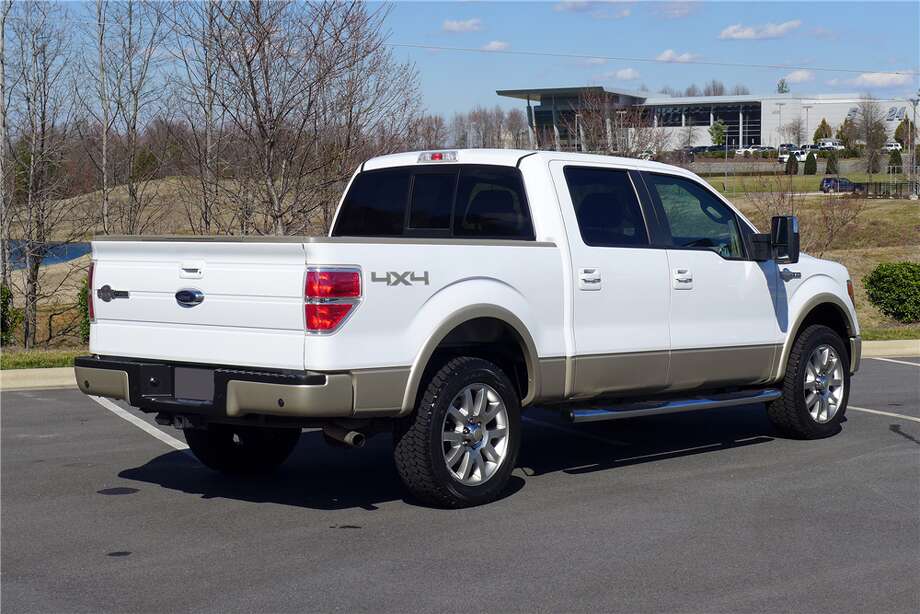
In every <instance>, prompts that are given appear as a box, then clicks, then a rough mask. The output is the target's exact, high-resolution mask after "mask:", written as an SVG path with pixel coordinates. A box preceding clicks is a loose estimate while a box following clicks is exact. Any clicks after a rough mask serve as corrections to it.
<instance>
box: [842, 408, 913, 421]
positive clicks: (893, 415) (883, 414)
mask: <svg viewBox="0 0 920 614" xmlns="http://www.w3.org/2000/svg"><path fill="white" fill-rule="evenodd" d="M847 409H852V410H854V411H864V412H866V413H867V414H878V415H879V416H888V417H890V418H900V419H901V420H910V421H911V422H920V418H914V417H913V416H905V415H904V414H895V413H892V412H890V411H879V410H878V409H867V408H865V407H854V406H853V405H847Z"/></svg>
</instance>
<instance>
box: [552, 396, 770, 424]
mask: <svg viewBox="0 0 920 614" xmlns="http://www.w3.org/2000/svg"><path fill="white" fill-rule="evenodd" d="M782 395H783V393H782V392H780V391H779V390H777V389H775V388H767V389H763V390H745V391H742V392H730V393H725V394H711V395H707V396H696V397H688V398H685V399H670V400H667V401H645V402H641V403H627V404H624V405H619V406H614V407H604V408H599V407H590V408H584V409H570V410H569V412H568V415H569V419H570V420H571V421H572V422H599V421H601V420H619V419H620V418H636V417H639V416H658V415H661V414H673V413H677V412H683V411H694V410H697V409H713V408H716V407H731V406H733V405H749V404H751V403H769V402H770V401H775V400H776V399H778V398H780V397H781V396H782Z"/></svg>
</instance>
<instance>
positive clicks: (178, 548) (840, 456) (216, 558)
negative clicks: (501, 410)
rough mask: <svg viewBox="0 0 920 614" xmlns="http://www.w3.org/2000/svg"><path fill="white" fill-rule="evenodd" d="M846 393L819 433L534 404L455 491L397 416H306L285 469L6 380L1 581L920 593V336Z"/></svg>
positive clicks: (316, 592) (180, 597)
mask: <svg viewBox="0 0 920 614" xmlns="http://www.w3.org/2000/svg"><path fill="white" fill-rule="evenodd" d="M899 361H900V362H899ZM850 405H851V409H850V410H849V411H848V412H847V422H846V423H845V424H844V425H843V430H842V432H841V433H839V434H838V435H837V436H835V437H832V438H829V439H825V440H821V441H794V440H788V439H783V438H781V437H780V436H778V435H777V434H776V432H775V431H774V430H773V429H772V428H771V426H770V424H769V422H768V421H767V419H766V416H765V414H764V411H763V406H749V407H744V408H735V409H724V410H712V411H704V412H696V413H690V414H683V415H672V416H661V417H655V418H643V419H633V420H626V421H620V422H612V423H597V424H592V425H579V426H573V425H569V424H567V423H565V422H564V421H563V420H561V419H560V418H558V417H557V416H556V415H555V414H552V413H550V412H546V411H542V410H533V411H531V412H528V413H527V414H525V416H526V421H525V434H524V440H523V441H524V443H523V448H522V452H521V457H520V459H519V467H518V468H517V469H516V470H515V472H514V478H513V480H512V483H511V487H510V488H509V490H508V492H507V494H506V496H505V497H504V498H503V499H501V500H500V501H498V502H496V503H493V504H491V505H488V506H484V507H480V508H475V509H468V510H459V511H446V510H437V509H430V508H426V507H422V506H419V505H418V504H416V503H414V502H413V501H410V500H405V499H404V491H403V489H402V487H401V484H400V483H399V479H398V477H397V475H396V471H395V468H394V466H393V463H392V460H391V456H390V442H389V438H388V437H384V436H381V437H377V438H374V439H372V440H371V441H370V442H369V443H368V446H367V447H366V448H364V449H361V450H341V449H336V448H330V447H327V446H326V445H324V444H323V443H322V440H321V437H320V436H319V434H317V433H314V432H308V433H304V435H303V437H302V439H301V443H300V446H299V447H298V449H297V451H296V453H295V455H294V456H293V457H292V458H291V459H290V460H289V461H288V462H287V463H286V464H285V465H284V466H283V467H282V469H281V471H279V472H278V473H276V474H274V475H272V476H270V477H263V478H249V479H229V478H225V477H222V476H219V475H217V474H214V473H212V472H210V471H208V470H206V469H204V468H203V467H201V466H200V465H199V464H198V463H197V462H196V461H195V460H194V459H193V458H191V457H190V456H188V455H187V453H185V452H183V451H180V450H176V449H174V448H171V447H169V446H168V445H167V444H166V443H164V442H163V441H161V440H160V439H157V438H154V437H152V436H151V435H150V434H149V433H147V432H145V431H143V430H141V429H140V428H138V427H137V426H136V425H135V424H132V423H130V422H128V421H126V420H125V419H123V418H122V417H119V416H118V415H116V414H115V413H113V412H111V411H109V410H107V409H106V408H105V407H103V406H101V405H99V404H97V403H96V402H94V401H93V400H92V399H89V398H87V397H84V396H83V395H81V394H80V393H79V392H77V391H76V390H32V391H22V392H4V393H3V395H2V413H0V415H2V557H3V558H2V605H3V607H4V609H5V610H6V611H9V612H104V611H112V612H141V611H145V612H166V611H170V612H171V611H191V610H193V611H215V612H228V611H246V612H253V611H258V612H268V611H271V612H275V611H323V612H328V611H348V612H351V611H363V610H371V611H386V612H397V611H399V612H405V611H441V612H459V611H465V612H471V611H492V612H503V611H526V612H535V611H541V612H574V611H627V612H755V611H756V612H793V611H794V612H833V613H835V614H837V613H840V612H916V611H918V610H920V582H918V578H920V359H917V358H905V359H895V360H894V361H892V360H880V359H865V360H864V361H863V366H862V370H861V371H860V373H859V374H858V376H857V377H856V378H855V379H854V380H853V386H852V393H851V397H850ZM856 408H863V409H866V410H874V411H876V412H887V413H890V414H897V415H884V414H880V413H870V412H867V411H861V410H857V409H856ZM138 415H141V416H142V419H143V420H144V421H145V422H146V423H148V424H149V423H151V419H150V417H149V416H143V415H142V414H138ZM909 418H913V419H914V420H910V419H909ZM164 432H166V433H167V434H169V435H172V436H174V437H177V438H179V439H180V440H181V434H179V433H178V432H177V431H173V430H171V429H167V430H165V431H164Z"/></svg>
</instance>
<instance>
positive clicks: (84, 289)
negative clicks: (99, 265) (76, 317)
mask: <svg viewBox="0 0 920 614" xmlns="http://www.w3.org/2000/svg"><path fill="white" fill-rule="evenodd" d="M77 301H78V302H77V306H78V307H79V308H80V341H82V342H83V343H89V276H86V277H84V278H83V283H82V284H80V295H79V297H78V299H77Z"/></svg>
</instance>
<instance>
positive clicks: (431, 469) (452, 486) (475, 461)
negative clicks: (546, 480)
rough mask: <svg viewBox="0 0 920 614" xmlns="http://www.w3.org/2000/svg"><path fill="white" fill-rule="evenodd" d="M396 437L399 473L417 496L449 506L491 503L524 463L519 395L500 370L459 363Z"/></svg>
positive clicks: (449, 367) (466, 360) (437, 379)
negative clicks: (520, 454) (519, 457)
mask: <svg viewBox="0 0 920 614" xmlns="http://www.w3.org/2000/svg"><path fill="white" fill-rule="evenodd" d="M394 435H395V450H394V458H395V460H396V467H397V469H398V470H399V475H400V477H401V478H402V480H403V482H404V483H405V484H406V486H407V487H408V488H409V490H410V491H411V492H412V494H414V495H415V496H416V497H418V498H419V499H421V500H423V501H425V502H427V503H432V504H434V505H438V506H442V507H467V506H471V505H479V504H482V503H487V502H489V501H492V500H494V499H495V498H497V497H498V496H499V495H500V494H501V493H502V491H503V490H504V489H505V486H506V485H507V483H508V478H509V477H510V475H511V471H512V470H513V469H514V465H515V462H516V460H517V453H518V448H519V446H520V402H519V401H518V395H517V393H516V391H515V389H514V386H513V385H512V384H511V381H510V380H509V379H508V376H507V375H505V373H504V372H503V371H502V370H501V369H500V368H499V367H498V366H496V365H495V364H493V363H491V362H489V361H486V360H482V359H480V358H472V357H460V358H455V359H453V360H451V361H449V362H448V363H447V364H445V365H444V366H443V367H441V369H440V370H439V371H438V372H437V373H436V374H435V375H434V377H432V378H431V380H430V381H429V383H428V385H427V387H426V389H425V392H424V394H423V395H422V399H421V401H420V402H419V404H418V406H417V407H416V410H415V412H414V413H413V414H412V415H410V416H407V417H406V418H403V419H401V420H400V421H399V422H398V423H397V425H396V429H395V431H394Z"/></svg>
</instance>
